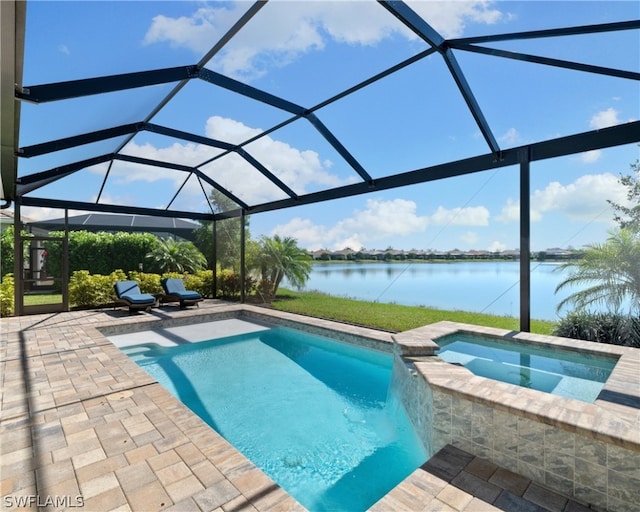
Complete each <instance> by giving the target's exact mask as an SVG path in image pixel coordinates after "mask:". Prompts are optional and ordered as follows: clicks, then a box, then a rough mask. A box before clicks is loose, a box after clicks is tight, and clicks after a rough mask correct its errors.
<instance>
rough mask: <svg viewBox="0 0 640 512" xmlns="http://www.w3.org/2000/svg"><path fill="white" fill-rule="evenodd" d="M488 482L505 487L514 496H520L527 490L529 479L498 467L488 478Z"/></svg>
mask: <svg viewBox="0 0 640 512" xmlns="http://www.w3.org/2000/svg"><path fill="white" fill-rule="evenodd" d="M489 482H491V483H492V484H494V485H497V486H498V487H502V488H503V489H506V490H507V491H509V492H511V493H512V494H515V495H516V496H522V495H523V494H524V492H525V491H526V490H527V487H528V486H529V483H530V480H529V479H528V478H524V477H522V476H520V475H518V474H516V473H513V472H512V471H509V470H506V469H503V468H499V469H497V470H496V472H495V473H494V474H493V475H492V476H491V478H489Z"/></svg>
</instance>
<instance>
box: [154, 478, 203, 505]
mask: <svg viewBox="0 0 640 512" xmlns="http://www.w3.org/2000/svg"><path fill="white" fill-rule="evenodd" d="M163 485H164V488H165V489H166V491H167V493H168V494H169V496H170V497H171V499H172V500H173V501H174V503H176V502H179V501H182V500H184V499H187V498H189V497H190V496H193V495H194V494H197V493H198V492H201V491H202V490H204V486H203V485H202V484H201V483H200V481H199V480H198V479H197V478H196V477H195V476H194V475H192V474H189V476H187V477H186V478H183V479H182V480H175V481H172V482H170V483H168V484H163Z"/></svg>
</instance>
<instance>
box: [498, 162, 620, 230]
mask: <svg viewBox="0 0 640 512" xmlns="http://www.w3.org/2000/svg"><path fill="white" fill-rule="evenodd" d="M607 200H610V201H613V202H614V203H617V204H623V205H624V204H626V203H627V198H626V189H625V188H624V187H623V186H622V185H620V183H619V182H618V178H616V177H615V176H614V175H613V174H610V173H603V174H587V175H584V176H581V177H579V178H578V179H577V180H575V181H574V182H573V183H569V184H566V185H563V184H561V183H560V182H558V181H552V182H550V183H549V184H548V185H547V186H546V187H545V188H544V189H541V190H536V191H535V192H534V193H533V194H532V195H531V221H532V222H537V221H541V220H542V218H543V214H545V213H561V214H564V215H567V216H568V217H569V218H570V219H572V220H574V221H596V220H600V221H603V222H610V221H611V218H612V216H611V215H602V212H603V211H605V210H606V209H607V208H608V203H607ZM519 219H520V201H516V200H513V199H508V200H507V204H506V205H505V206H504V207H503V208H502V211H501V212H500V214H499V215H497V216H496V220H499V221H501V222H517V221H518V220H519Z"/></svg>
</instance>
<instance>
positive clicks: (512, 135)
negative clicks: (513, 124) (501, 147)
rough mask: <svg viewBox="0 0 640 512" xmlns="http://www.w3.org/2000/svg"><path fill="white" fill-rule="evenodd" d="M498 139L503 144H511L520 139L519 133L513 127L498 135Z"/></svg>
mask: <svg viewBox="0 0 640 512" xmlns="http://www.w3.org/2000/svg"><path fill="white" fill-rule="evenodd" d="M498 140H499V141H500V142H503V143H504V144H508V145H509V146H513V145H515V144H517V143H518V142H519V141H520V140H521V137H520V134H519V133H518V130H516V129H515V128H509V129H508V130H507V132H506V133H505V134H504V135H502V136H501V137H499V139H498Z"/></svg>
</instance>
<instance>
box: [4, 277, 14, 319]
mask: <svg viewBox="0 0 640 512" xmlns="http://www.w3.org/2000/svg"><path fill="white" fill-rule="evenodd" d="M14 285H15V283H14V281H13V274H5V276H4V277H3V278H2V283H0V316H10V315H13V312H14V311H15V297H14Z"/></svg>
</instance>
